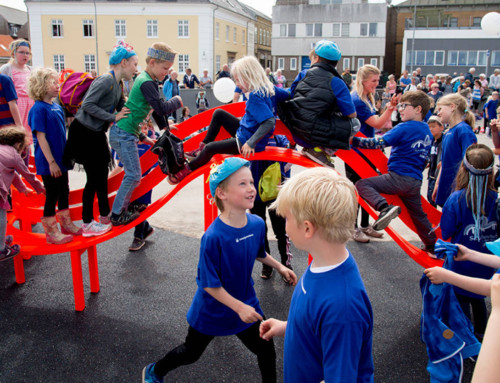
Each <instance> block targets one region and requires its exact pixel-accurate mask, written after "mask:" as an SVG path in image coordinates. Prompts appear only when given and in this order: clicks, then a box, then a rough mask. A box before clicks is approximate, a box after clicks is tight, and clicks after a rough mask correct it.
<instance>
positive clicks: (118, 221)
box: [110, 210, 140, 226]
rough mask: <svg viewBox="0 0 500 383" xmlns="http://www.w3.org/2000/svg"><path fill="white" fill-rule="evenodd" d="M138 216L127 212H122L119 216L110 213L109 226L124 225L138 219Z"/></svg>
mask: <svg viewBox="0 0 500 383" xmlns="http://www.w3.org/2000/svg"><path fill="white" fill-rule="evenodd" d="M139 216H140V214H139V213H137V212H135V213H131V212H129V211H128V210H123V211H122V212H121V213H120V214H115V213H111V218H110V219H111V224H112V225H113V226H120V225H126V224H128V223H130V222H132V221H133V220H134V219H137V218H139Z"/></svg>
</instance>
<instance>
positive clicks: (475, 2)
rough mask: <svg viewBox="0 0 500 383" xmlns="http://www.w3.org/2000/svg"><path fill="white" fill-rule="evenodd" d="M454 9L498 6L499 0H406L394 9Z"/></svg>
mask: <svg viewBox="0 0 500 383" xmlns="http://www.w3.org/2000/svg"><path fill="white" fill-rule="evenodd" d="M415 5H416V6H417V7H420V8H422V7H453V6H481V5H493V6H498V0H406V1H404V2H402V3H400V4H395V5H394V7H397V8H402V7H414V6H415Z"/></svg>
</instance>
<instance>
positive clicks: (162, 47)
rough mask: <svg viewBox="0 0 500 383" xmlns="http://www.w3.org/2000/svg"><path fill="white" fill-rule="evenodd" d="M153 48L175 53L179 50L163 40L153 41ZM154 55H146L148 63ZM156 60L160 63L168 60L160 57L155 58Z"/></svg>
mask: <svg viewBox="0 0 500 383" xmlns="http://www.w3.org/2000/svg"><path fill="white" fill-rule="evenodd" d="M151 48H153V49H156V50H159V51H164V52H168V53H174V54H177V52H176V51H175V50H173V49H172V48H171V47H170V46H169V45H167V44H165V43H162V42H157V43H153V45H151ZM153 58H154V57H151V56H146V64H149V62H150V61H151V59H153ZM154 60H155V61H156V62H158V63H162V62H165V61H166V60H160V59H154Z"/></svg>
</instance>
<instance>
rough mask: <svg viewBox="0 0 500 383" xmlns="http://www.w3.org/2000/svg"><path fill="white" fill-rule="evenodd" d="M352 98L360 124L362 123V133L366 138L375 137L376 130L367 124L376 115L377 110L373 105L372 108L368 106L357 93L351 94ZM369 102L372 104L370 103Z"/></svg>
mask: <svg viewBox="0 0 500 383" xmlns="http://www.w3.org/2000/svg"><path fill="white" fill-rule="evenodd" d="M351 98H352V102H353V103H354V106H355V107H356V117H357V118H358V120H359V122H361V128H360V129H359V130H360V132H361V133H363V134H364V135H365V136H366V137H375V129H374V128H372V127H371V126H370V125H368V124H367V123H366V120H368V119H369V118H370V117H371V116H374V115H375V108H373V105H372V108H370V107H369V106H368V105H366V103H365V102H364V101H363V100H362V99H361V97H359V95H358V92H356V91H354V92H352V93H351ZM368 102H369V103H370V101H368ZM370 105H371V103H370Z"/></svg>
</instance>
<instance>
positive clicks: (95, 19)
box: [26, 0, 255, 77]
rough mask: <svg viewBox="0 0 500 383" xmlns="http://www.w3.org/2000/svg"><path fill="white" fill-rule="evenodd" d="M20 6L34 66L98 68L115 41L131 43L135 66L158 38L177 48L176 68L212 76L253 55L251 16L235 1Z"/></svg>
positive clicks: (104, 65)
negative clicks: (26, 19)
mask: <svg viewBox="0 0 500 383" xmlns="http://www.w3.org/2000/svg"><path fill="white" fill-rule="evenodd" d="M26 6H27V8H28V15H29V20H30V35H31V43H32V51H33V65H34V66H46V67H53V68H54V69H56V70H58V71H60V70H62V69H66V68H71V69H73V70H75V71H90V70H92V69H96V70H97V71H98V73H103V72H105V71H106V70H107V69H108V58H109V54H110V52H111V50H112V48H113V46H114V45H116V43H117V42H118V41H120V40H124V41H126V42H127V43H129V44H131V45H132V46H133V47H134V49H135V51H136V52H137V54H138V56H139V66H140V67H141V68H140V69H142V68H144V67H145V61H144V59H145V57H146V52H147V49H148V47H149V46H150V45H151V44H152V43H154V42H156V41H164V42H166V43H167V44H169V45H170V46H172V47H173V48H174V49H175V50H176V51H177V52H178V56H177V59H176V62H175V64H174V68H175V69H176V70H178V71H179V73H184V71H185V69H186V68H191V69H192V70H193V73H195V74H202V72H203V70H204V69H208V71H209V74H210V75H211V76H212V77H213V75H214V73H217V71H218V70H220V68H221V67H222V65H224V64H225V63H231V62H232V61H234V60H235V59H238V58H240V57H243V56H245V55H248V54H250V55H253V54H254V32H253V31H254V29H255V15H252V14H250V13H248V12H247V11H246V10H245V8H244V7H242V6H241V4H240V3H238V2H237V1H235V0H210V1H209V0H205V1H203V0H200V1H199V2H192V1H189V2H186V3H183V2H182V0H181V1H179V2H175V3H171V2H164V1H156V2H155V1H151V2H120V1H95V2H93V1H90V0H83V1H77V2H76V1H75V2H72V1H45V0H42V1H40V0H27V1H26Z"/></svg>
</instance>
